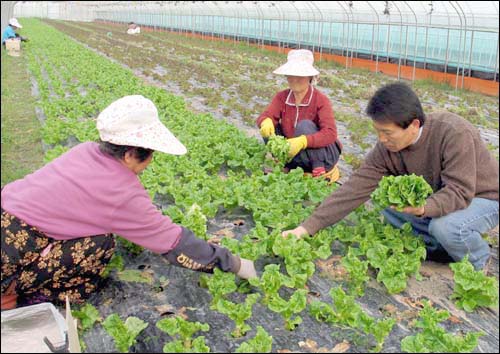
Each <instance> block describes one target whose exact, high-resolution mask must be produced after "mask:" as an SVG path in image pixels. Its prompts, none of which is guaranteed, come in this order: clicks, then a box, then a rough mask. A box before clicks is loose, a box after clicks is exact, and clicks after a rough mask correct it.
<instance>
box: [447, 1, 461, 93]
mask: <svg viewBox="0 0 500 354" xmlns="http://www.w3.org/2000/svg"><path fill="white" fill-rule="evenodd" d="M450 5H451V6H452V7H453V9H454V10H455V12H456V13H457V15H458V18H459V20H460V40H459V41H458V45H459V46H458V52H459V53H460V49H461V48H462V16H460V13H459V12H458V10H457V8H456V7H455V5H453V2H452V1H450ZM459 69H460V56H459V58H458V59H457V73H456V77H455V90H457V89H458V70H459Z"/></svg>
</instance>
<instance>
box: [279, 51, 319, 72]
mask: <svg viewBox="0 0 500 354" xmlns="http://www.w3.org/2000/svg"><path fill="white" fill-rule="evenodd" d="M287 60H288V61H287V62H286V63H285V64H283V65H281V66H280V67H279V68H278V69H276V70H274V71H273V74H278V75H290V76H316V75H318V74H319V71H318V70H316V68H315V67H314V66H313V63H314V56H313V53H312V52H311V51H310V50H307V49H292V50H291V51H289V52H288V59H287Z"/></svg>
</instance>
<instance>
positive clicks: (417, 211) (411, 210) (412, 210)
mask: <svg viewBox="0 0 500 354" xmlns="http://www.w3.org/2000/svg"><path fill="white" fill-rule="evenodd" d="M391 209H394V210H395V209H396V207H394V206H391ZM402 212H403V213H406V214H411V215H415V216H422V215H424V213H425V207H424V206H421V207H411V206H409V207H405V208H403V210H402Z"/></svg>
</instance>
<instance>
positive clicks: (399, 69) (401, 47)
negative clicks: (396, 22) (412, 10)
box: [392, 1, 403, 80]
mask: <svg viewBox="0 0 500 354" xmlns="http://www.w3.org/2000/svg"><path fill="white" fill-rule="evenodd" d="M392 3H393V4H394V7H396V9H397V10H398V12H399V17H400V19H401V24H400V26H401V30H400V31H399V58H398V80H399V79H400V78H401V52H402V51H403V14H402V13H401V10H399V7H398V5H396V2H395V1H393V2H392Z"/></svg>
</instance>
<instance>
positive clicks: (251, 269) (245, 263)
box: [236, 258, 257, 279]
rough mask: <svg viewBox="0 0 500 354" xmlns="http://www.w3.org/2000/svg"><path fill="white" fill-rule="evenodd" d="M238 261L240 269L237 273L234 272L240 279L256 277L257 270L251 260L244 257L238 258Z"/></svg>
mask: <svg viewBox="0 0 500 354" xmlns="http://www.w3.org/2000/svg"><path fill="white" fill-rule="evenodd" d="M240 261H241V265H240V270H239V271H238V273H236V275H237V276H239V277H240V278H242V279H250V278H256V277H257V272H256V271H255V266H254V264H253V261H251V260H248V259H245V258H240Z"/></svg>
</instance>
